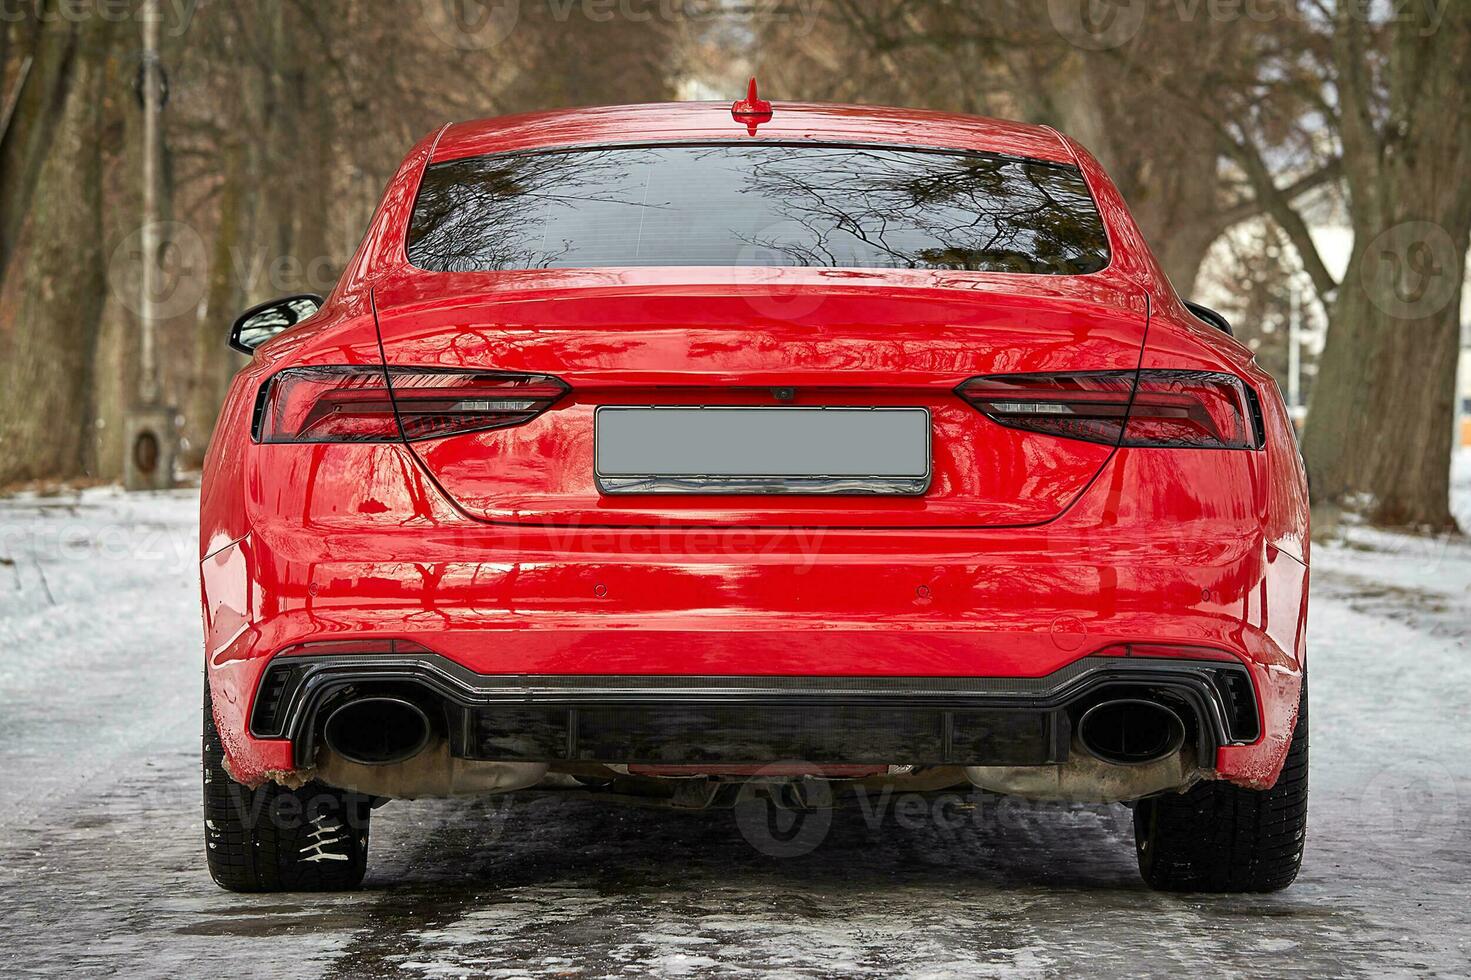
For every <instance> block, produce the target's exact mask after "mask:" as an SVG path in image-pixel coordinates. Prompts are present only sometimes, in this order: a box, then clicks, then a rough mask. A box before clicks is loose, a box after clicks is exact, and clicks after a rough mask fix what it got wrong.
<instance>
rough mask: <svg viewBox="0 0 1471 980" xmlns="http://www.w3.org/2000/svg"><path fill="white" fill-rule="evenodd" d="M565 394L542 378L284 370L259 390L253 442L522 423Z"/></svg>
mask: <svg viewBox="0 0 1471 980" xmlns="http://www.w3.org/2000/svg"><path fill="white" fill-rule="evenodd" d="M569 390H571V389H569V388H568V387H567V385H566V384H565V383H564V382H562V381H561V380H559V379H557V378H553V377H550V376H548V375H542V374H500V373H495V372H487V371H455V370H440V369H433V368H398V367H394V368H388V369H387V370H386V371H385V370H384V369H382V368H368V367H309V368H289V369H287V370H285V371H282V372H281V373H280V374H277V375H276V376H274V377H273V378H271V379H270V381H268V382H267V383H266V385H265V386H264V388H263V389H262V391H261V404H260V408H259V410H258V412H257V417H256V432H255V436H256V439H257V441H259V442H269V443H279V442H401V441H403V440H404V439H405V438H407V439H408V440H409V441H410V442H413V441H416V440H419V439H434V438H437V437H440V436H447V435H455V434H460V433H465V432H480V431H483V430H486V429H502V428H506V427H508V426H515V425H524V424H526V423H527V422H530V421H531V420H532V419H534V418H536V417H537V416H538V415H540V414H541V413H542V412H545V411H546V410H547V409H549V408H551V407H552V405H553V404H555V403H556V402H557V401H558V400H559V399H560V398H561V397H562V396H563V395H565V394H566V393H567V392H568V391H569Z"/></svg>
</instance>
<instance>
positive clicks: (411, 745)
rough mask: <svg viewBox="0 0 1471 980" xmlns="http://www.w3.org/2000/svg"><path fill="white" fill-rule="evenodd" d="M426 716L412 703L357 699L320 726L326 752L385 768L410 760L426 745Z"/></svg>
mask: <svg viewBox="0 0 1471 980" xmlns="http://www.w3.org/2000/svg"><path fill="white" fill-rule="evenodd" d="M430 734H431V729H430V725H429V716H428V715H426V714H425V713H424V709H422V708H420V707H419V706H418V705H417V704H414V703H413V702H412V701H405V700H404V699H403V698H392V697H366V698H356V699H354V700H352V701H348V702H347V703H346V704H343V705H340V706H339V707H337V708H336V709H335V710H334V711H333V712H332V713H331V714H330V715H328V716H327V721H326V723H325V724H324V725H323V726H322V741H323V742H324V743H326V745H327V748H329V749H331V750H332V751H333V752H334V753H336V754H337V755H339V756H341V757H342V758H343V759H346V760H347V761H348V762H356V763H358V764H359V765H364V766H388V765H392V764H393V763H395V762H403V761H404V760H406V759H412V758H413V757H414V756H416V755H418V754H419V753H420V752H422V751H424V747H425V746H427V745H428V744H429V736H430Z"/></svg>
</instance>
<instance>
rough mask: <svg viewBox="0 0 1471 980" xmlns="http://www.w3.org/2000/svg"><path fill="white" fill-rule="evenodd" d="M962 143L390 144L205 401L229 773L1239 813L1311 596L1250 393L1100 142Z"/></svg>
mask: <svg viewBox="0 0 1471 980" xmlns="http://www.w3.org/2000/svg"><path fill="white" fill-rule="evenodd" d="M705 111H707V112H714V111H715V110H713V109H707V110H705ZM792 112H793V113H794V114H797V113H799V110H797V109H793V110H792ZM776 116H777V118H782V116H783V111H782V109H781V108H778V110H777V112H776ZM681 118H684V119H688V118H690V116H689V115H688V114H687V115H686V116H682V117H681ZM807 121H808V122H809V123H810V122H811V121H812V120H811V119H809V120H807ZM599 124H600V125H602V124H603V123H599ZM707 125H709V126H713V125H714V124H713V123H707V122H705V121H703V120H701V121H700V122H699V123H698V126H699V127H703V126H707ZM793 125H796V124H793ZM949 125H950V126H951V129H947V130H945V133H946V135H947V139H948V141H949V145H939V146H931V145H924V144H923V141H916V142H918V143H919V144H920V145H896V144H898V143H899V142H900V141H898V140H895V141H894V142H885V143H878V142H874V141H873V139H869V140H868V141H867V142H854V141H853V138H852V137H851V135H850V134H844V133H841V132H837V127H836V124H834V130H835V134H834V136H833V137H832V138H831V139H827V138H823V137H821V136H820V134H819V136H816V137H813V136H810V135H809V136H808V137H806V138H804V139H803V140H802V141H797V140H796V139H795V138H792V137H790V136H788V135H785V131H779V132H778V134H777V135H774V136H772V137H768V138H764V139H763V138H762V137H761V136H760V135H759V134H758V135H756V136H754V137H748V136H747V135H746V134H745V133H744V132H743V133H742V134H741V136H740V138H739V140H734V139H732V138H730V136H729V135H728V134H722V135H721V136H720V137H719V138H715V137H714V136H712V135H711V134H710V133H707V132H706V131H705V130H704V129H699V128H698V127H696V128H693V129H690V131H688V132H682V133H680V134H678V138H674V137H669V138H660V139H657V140H648V139H647V138H645V139H642V140H640V139H638V138H637V137H635V136H633V135H626V136H625V137H624V138H622V139H621V140H618V141H615V142H612V143H610V142H609V141H607V140H606V139H601V140H599V141H597V142H596V143H595V144H592V143H590V145H576V146H572V147H565V146H525V145H518V144H517V142H516V139H515V138H514V133H515V130H514V127H512V130H511V132H510V133H509V134H508V133H507V132H505V131H502V132H501V140H500V142H499V143H497V142H496V141H495V140H493V139H490V138H489V137H487V136H486V135H485V134H484V133H480V132H474V133H460V134H458V137H457V136H456V134H455V133H453V132H452V133H450V134H440V136H439V138H438V139H437V140H434V141H428V142H426V144H424V145H423V146H421V147H419V148H418V149H416V151H415V153H414V154H411V156H410V158H409V160H408V161H407V162H406V164H405V167H404V170H403V171H402V172H401V173H400V174H399V176H398V177H397V178H396V179H395V181H394V183H393V185H392V186H391V187H390V190H389V194H388V196H387V198H386V199H385V203H384V206H383V208H382V209H380V213H379V215H378V216H377V218H376V219H375V223H374V227H373V229H372V231H371V232H370V235H369V239H368V241H367V242H366V243H365V246H364V249H363V251H362V252H361V253H360V256H359V258H358V260H357V262H356V263H355V266H354V269H353V270H350V272H349V275H348V276H347V277H346V278H345V280H344V285H343V286H342V287H339V291H338V294H336V295H334V297H333V298H332V300H331V301H329V304H328V308H327V309H326V310H324V312H323V314H322V316H321V317H320V318H319V322H317V323H316V324H311V325H307V326H305V327H303V328H300V329H299V330H297V331H293V332H292V333H288V334H287V335H285V336H284V337H283V338H281V339H280V340H278V341H276V342H275V343H274V344H272V345H270V346H269V347H267V348H266V349H265V350H264V351H263V352H262V353H261V355H260V356H258V358H257V360H256V362H254V363H253V365H252V366H251V368H249V369H248V370H247V371H246V372H244V373H243V374H242V376H241V378H240V379H237V383H236V387H235V389H234V392H233V394H232V399H231V403H230V404H229V405H227V408H226V412H225V415H224V417H223V419H222V422H221V429H222V431H229V429H230V427H236V428H237V429H238V432H237V437H238V444H237V445H235V446H234V447H233V452H235V453H238V458H233V457H232V458H231V459H229V460H226V459H225V458H224V457H223V455H221V456H219V457H213V456H212V460H211V468H212V470H216V471H220V473H223V472H228V473H229V474H230V477H228V478H223V479H221V478H220V473H214V474H212V475H213V476H215V477H216V478H215V479H214V480H212V481H211V482H209V483H207V485H206V496H205V504H204V510H205V536H206V546H205V557H204V562H203V568H204V595H205V606H206V632H207V638H208V645H209V656H210V666H211V671H210V674H211V684H212V687H213V690H214V692H215V694H216V697H215V700H214V712H215V718H216V720H217V721H218V722H219V723H220V726H221V737H222V741H223V743H224V750H225V756H226V759H227V761H228V764H229V766H230V773H231V775H232V777H233V778H234V779H235V780H237V781H239V782H240V783H242V784H245V785H258V784H261V783H263V782H265V781H267V780H275V781H277V782H285V783H288V784H289V783H290V782H292V781H293V780H296V781H299V780H301V779H305V778H309V777H312V776H315V777H316V778H318V779H321V780H323V781H325V782H326V783H328V784H330V785H333V786H337V787H341V788H345V789H351V790H355V791H359V792H362V793H365V794H368V795H371V796H377V797H402V796H408V797H412V796H419V795H442V794H453V793H477V792H490V791H499V790H506V789H513V788H517V787H526V786H534V785H548V781H549V780H550V781H551V782H556V781H557V780H558V779H562V780H566V779H576V780H581V781H582V785H585V786H590V787H603V788H609V789H610V790H611V791H616V792H617V793H627V792H636V793H640V794H645V795H648V796H651V797H654V798H665V799H670V800H674V799H685V800H687V799H688V798H689V797H690V787H691V786H693V785H698V786H699V787H702V788H703V789H702V790H701V792H704V790H705V789H708V800H707V802H708V801H709V800H714V799H717V798H718V797H719V794H720V792H721V791H722V787H726V788H728V787H733V786H740V785H748V784H750V783H752V782H764V783H769V784H772V785H792V784H803V783H810V782H811V781H813V780H821V781H824V782H829V783H831V782H835V781H836V782H846V783H853V784H861V785H865V786H877V785H894V786H901V787H902V786H905V785H913V786H925V787H930V788H935V787H943V786H954V785H966V786H969V785H974V786H978V787H982V788H985V789H991V790H996V791H1001V792H1014V793H1020V794H1022V795H1027V796H1032V797H1039V798H1068V799H1077V800H1095V801H1112V800H1129V801H1132V800H1138V799H1141V798H1153V797H1154V796H1156V795H1158V794H1162V793H1176V794H1178V793H1179V792H1180V791H1185V790H1188V789H1190V787H1192V786H1193V785H1195V784H1197V783H1202V781H1204V782H1208V783H1215V782H1220V781H1225V782H1226V783H1229V784H1232V785H1234V786H1236V787H1239V788H1242V789H1243V790H1246V791H1251V792H1264V791H1267V790H1268V788H1270V787H1272V786H1273V785H1274V784H1275V783H1276V781H1277V778H1278V774H1279V772H1280V771H1281V770H1282V768H1283V765H1284V759H1285V758H1286V757H1287V755H1288V752H1289V748H1290V746H1291V744H1292V732H1293V726H1294V724H1295V722H1296V719H1297V716H1298V704H1299V696H1300V692H1301V690H1302V682H1301V678H1302V674H1303V663H1302V658H1303V632H1304V624H1305V613H1306V599H1305V596H1306V558H1307V555H1306V537H1305V531H1306V524H1305V522H1306V513H1305V499H1304V494H1303V491H1302V486H1301V483H1302V476H1301V469H1300V465H1299V463H1298V461H1297V458H1296V453H1295V449H1294V448H1293V444H1292V441H1291V436H1290V432H1289V430H1288V427H1287V421H1286V418H1285V413H1284V412H1283V410H1282V407H1281V400H1280V397H1279V396H1278V395H1277V393H1276V390H1275V387H1274V386H1273V384H1272V382H1271V380H1270V378H1269V377H1267V376H1266V375H1264V374H1263V373H1262V372H1261V371H1260V370H1259V369H1258V368H1256V366H1255V365H1254V363H1253V362H1252V361H1251V359H1250V356H1249V354H1248V352H1246V351H1245V350H1244V349H1243V348H1241V347H1240V346H1239V345H1237V344H1235V343H1234V342H1233V341H1231V340H1230V339H1229V338H1227V337H1225V336H1224V335H1223V334H1221V333H1220V332H1219V331H1216V330H1214V329H1212V328H1210V327H1208V326H1206V325H1205V324H1203V323H1201V322H1200V321H1198V320H1195V319H1194V318H1193V317H1191V316H1190V315H1189V314H1188V312H1187V311H1186V310H1185V309H1184V308H1183V307H1182V306H1181V305H1180V303H1179V301H1178V300H1177V299H1176V298H1175V297H1174V294H1173V292H1172V291H1170V289H1169V287H1168V284H1167V283H1166V282H1165V281H1164V280H1163V278H1162V276H1160V275H1159V273H1158V270H1157V268H1156V267H1155V266H1154V263H1153V260H1152V259H1150V258H1149V256H1148V252H1147V250H1146V249H1144V248H1143V244H1142V242H1141V241H1140V240H1139V237H1138V233H1137V230H1136V229H1135V228H1134V227H1133V225H1132V222H1131V221H1130V220H1129V218H1128V215H1127V211H1126V209H1124V208H1123V205H1122V202H1121V201H1119V200H1118V196H1117V192H1116V191H1115V190H1114V189H1113V188H1112V185H1111V184H1110V183H1109V182H1108V181H1107V178H1106V177H1105V176H1104V175H1103V174H1102V173H1101V171H1099V170H1098V168H1097V165H1096V164H1095V163H1094V162H1093V161H1092V160H1091V158H1089V157H1087V156H1086V154H1084V153H1082V152H1081V151H1079V150H1077V149H1076V148H1075V147H1074V146H1073V145H1072V144H1070V143H1068V142H1066V141H1064V140H1061V139H1059V138H1057V137H1055V136H1048V135H1047V134H1045V132H1044V131H1035V130H1029V129H1024V128H1018V129H1017V130H1016V131H1015V132H1014V133H1012V135H1011V137H1010V139H1009V140H1008V139H1002V138H1000V137H997V136H996V135H995V134H994V133H988V132H985V131H977V132H974V133H970V134H969V136H967V137H966V139H961V138H960V137H958V136H957V135H956V132H955V131H954V126H955V125H957V124H953V123H951V124H949ZM931 128H932V129H936V132H939V130H938V129H937V128H936V127H935V126H932V127H931ZM840 136H841V137H843V138H838V137H840ZM1044 137H1045V138H1044ZM590 139H591V138H590V137H589V140H590ZM967 140H968V142H967ZM937 141H938V137H937ZM1028 141H1031V142H1028ZM998 146H999V147H1000V149H997V147H998ZM1018 149H1025V150H1028V151H1030V152H1031V153H1032V154H1034V155H1030V156H1029V155H1026V154H1023V153H1018V152H1014V151H1016V150H1018ZM216 442H217V443H218V442H219V437H218V436H217V439H216ZM222 693H223V694H224V695H225V696H224V697H221V696H220V695H221V694H222ZM681 794H683V795H681ZM695 795H696V796H698V795H699V793H696V794H695Z"/></svg>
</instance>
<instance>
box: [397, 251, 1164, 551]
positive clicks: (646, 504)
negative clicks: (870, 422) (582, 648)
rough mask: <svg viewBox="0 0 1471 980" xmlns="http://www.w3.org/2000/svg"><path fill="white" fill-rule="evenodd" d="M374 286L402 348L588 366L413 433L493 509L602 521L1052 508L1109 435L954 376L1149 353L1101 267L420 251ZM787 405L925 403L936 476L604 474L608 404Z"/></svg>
mask: <svg viewBox="0 0 1471 980" xmlns="http://www.w3.org/2000/svg"><path fill="white" fill-rule="evenodd" d="M717 279H724V280H725V281H713V280H717ZM374 301H375V306H376V310H377V314H378V322H379V330H380V335H381V338H382V345H383V352H384V357H385V359H386V361H387V363H388V364H389V365H391V366H398V367H437V368H475V369H482V370H494V371H505V372H518V373H527V374H545V375H553V376H555V377H557V378H560V379H562V381H564V382H566V384H567V385H568V386H570V388H571V391H570V393H569V394H567V395H566V396H565V397H563V398H562V399H561V400H560V401H558V402H557V403H556V404H555V405H554V406H553V407H552V408H551V409H550V410H548V411H546V412H545V413H544V414H542V415H540V416H538V417H536V418H535V419H533V420H532V421H530V422H528V423H526V424H524V425H519V426H516V427H513V428H503V429H495V430H491V431H484V432H475V433H466V434H462V435H454V436H448V437H443V438H438V439H429V440H424V441H420V442H415V443H414V444H413V449H414V452H415V453H416V454H417V455H418V457H419V459H420V461H421V462H422V463H423V465H424V467H425V468H426V469H427V471H428V472H429V473H430V474H431V475H432V476H433V478H434V479H435V480H436V481H437V482H438V484H439V485H440V486H441V487H442V488H443V489H444V491H445V492H446V493H448V494H449V495H450V496H451V497H452V498H453V499H454V500H455V501H456V502H457V503H458V505H459V506H460V507H461V508H462V509H464V510H465V511H466V512H467V513H468V514H470V515H471V516H473V517H476V518H479V519H483V520H487V521H495V522H508V523H529V524H538V525H567V526H598V527H650V526H666V527H672V526H726V527H728V526H740V527H861V528H888V527H892V528H907V529H914V528H919V527H986V526H1000V525H1023V524H1034V523H1039V522H1043V521H1047V520H1050V519H1052V518H1053V517H1055V516H1057V515H1058V514H1059V513H1061V512H1062V511H1063V510H1064V509H1065V508H1066V507H1067V506H1068V505H1069V504H1070V503H1071V502H1072V501H1073V500H1074V499H1076V497H1077V496H1078V495H1079V494H1080V493H1081V492H1082V491H1083V489H1084V488H1085V487H1086V486H1087V485H1088V483H1089V482H1090V481H1091V480H1092V479H1093V477H1094V476H1095V475H1096V474H1097V473H1098V472H1099V470H1100V469H1101V468H1102V466H1103V464H1104V462H1105V461H1106V460H1107V459H1108V457H1109V455H1110V453H1111V451H1112V450H1111V448H1110V447H1107V446H1100V445H1095V444H1092V443H1087V442H1079V441H1075V440H1070V439H1062V438H1057V437H1054V436H1047V435H1041V434H1035V433H1027V432H1021V431H1017V430H1014V429H1009V428H1005V427H1003V426H1000V425H998V424H996V423H994V422H992V421H990V420H989V419H987V418H986V417H985V416H983V415H982V414H981V413H980V412H979V411H977V410H976V409H975V408H973V407H971V406H970V405H968V404H967V403H966V402H964V401H963V400H962V399H961V398H960V397H958V396H957V395H956V394H955V388H956V386H957V385H959V384H960V383H961V382H963V381H965V380H967V379H969V378H972V377H976V376H978V375H987V374H1017V373H1040V372H1060V371H1083V370H1129V371H1134V370H1137V369H1138V366H1139V360H1140V354H1141V349H1142V346H1143V342H1144V335H1145V329H1146V324H1147V312H1146V310H1147V306H1146V302H1145V297H1144V295H1143V293H1142V291H1140V290H1139V289H1138V288H1137V287H1134V286H1133V285H1131V284H1129V283H1126V282H1121V281H1117V280H1112V279H1110V278H1108V277H1106V276H1103V275H1094V276H1075V277H1063V276H1006V275H991V274H980V273H961V274H948V273H935V272H913V271H900V272H895V271H891V270H886V271H882V272H854V271H850V270H832V269H738V270H715V269H631V270H630V269H622V270H608V269H596V270H538V271H530V272H515V273H504V272H502V273H444V274H433V275H426V274H422V273H418V274H414V275H411V276H407V277H405V278H404V279H402V280H400V281H398V282H396V283H389V284H385V285H380V286H379V287H378V288H377V290H376V291H375V294H374ZM780 389H786V390H785V391H781V390H780ZM776 405H782V406H808V407H819V406H821V407H839V406H841V407H868V408H875V407H877V408H910V409H912V408H921V407H922V408H925V409H928V411H929V413H930V418H931V424H932V429H931V439H930V443H931V447H930V452H931V454H932V466H931V473H930V479H929V483H928V486H927V488H926V489H925V490H924V492H923V493H922V494H919V495H899V494H885V495H856V496H855V495H811V494H800V493H781V494H772V493H767V494H760V495H752V494H733V493H703V492H693V493H668V494H646V493H606V492H602V490H600V487H599V482H598V478H597V473H596V465H595V448H596V447H595V440H594V428H595V426H594V416H595V413H596V411H597V409H598V408H599V407H602V406H706V407H730V406H751V407H761V406H768V407H769V406H776Z"/></svg>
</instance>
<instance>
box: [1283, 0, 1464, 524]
mask: <svg viewBox="0 0 1471 980" xmlns="http://www.w3.org/2000/svg"><path fill="white" fill-rule="evenodd" d="M1415 9H1416V10H1417V11H1418V10H1419V8H1415ZM1418 16H1419V18H1422V19H1423V18H1424V17H1427V16H1428V12H1421V13H1420V14H1419V15H1418ZM1422 19H1417V18H1416V17H1405V18H1403V19H1402V20H1401V21H1400V22H1399V23H1398V24H1397V25H1396V28H1395V37H1394V41H1393V46H1392V49H1391V51H1390V54H1389V57H1388V69H1387V74H1388V79H1389V92H1388V104H1387V116H1386V119H1385V121H1384V123H1383V124H1382V126H1381V128H1380V129H1379V130H1375V129H1374V128H1373V127H1372V125H1371V123H1370V122H1369V121H1368V120H1371V119H1372V118H1373V115H1374V114H1373V113H1372V112H1371V111H1368V110H1367V109H1366V108H1365V104H1366V102H1367V99H1368V94H1367V82H1366V81H1364V80H1363V78H1362V69H1361V64H1360V61H1359V58H1360V57H1361V55H1362V50H1363V48H1362V44H1361V43H1360V42H1361V37H1362V35H1361V30H1362V28H1361V25H1359V24H1357V23H1356V22H1354V21H1353V19H1352V18H1351V17H1347V16H1345V17H1344V20H1343V22H1342V23H1341V24H1340V25H1339V51H1340V65H1339V75H1340V85H1339V88H1340V90H1341V91H1342V92H1343V93H1344V99H1345V104H1344V105H1343V107H1342V111H1341V115H1342V117H1343V119H1344V125H1343V136H1344V170H1345V173H1346V174H1347V175H1348V184H1349V193H1350V196H1351V198H1352V202H1353V206H1352V215H1353V221H1354V250H1353V255H1352V257H1351V259H1350V263H1349V268H1348V272H1347V274H1346V275H1345V276H1344V280H1343V282H1342V284H1341V285H1340V286H1339V288H1338V295H1337V296H1336V297H1335V299H1334V301H1333V304H1332V307H1331V311H1330V318H1329V329H1328V340H1327V345H1326V347H1325V349H1324V351H1323V357H1322V359H1321V360H1320V362H1319V380H1318V383H1317V386H1316V388H1315V391H1314V395H1313V399H1312V405H1311V410H1310V412H1309V414H1308V421H1307V427H1306V430H1305V432H1304V434H1303V453H1304V456H1305V457H1306V459H1307V465H1308V473H1309V475H1310V477H1311V480H1312V487H1313V492H1314V495H1315V497H1316V498H1317V499H1318V500H1320V501H1326V502H1330V503H1334V504H1350V505H1353V506H1355V507H1357V506H1359V505H1361V504H1367V508H1366V509H1367V512H1368V516H1369V517H1370V518H1371V519H1372V520H1373V521H1375V522H1376V523H1380V524H1385V525H1394V526H1401V525H1411V526H1417V527H1427V528H1433V529H1444V528H1453V527H1454V526H1455V521H1454V519H1453V518H1452V516H1451V513H1450V500H1449V482H1450V475H1449V474H1450V463H1451V451H1452V443H1453V433H1452V428H1453V424H1454V418H1455V379H1456V361H1457V359H1458V357H1459V351H1460V296H1461V290H1462V284H1463V283H1464V281H1465V272H1466V250H1467V247H1468V243H1471V185H1468V182H1467V180H1466V173H1465V159H1466V156H1465V154H1466V150H1465V147H1466V146H1467V145H1468V144H1471V103H1468V102H1467V100H1466V98H1465V93H1464V91H1463V90H1462V85H1463V83H1464V79H1465V78H1467V77H1468V76H1471V7H1468V6H1467V5H1465V4H1460V5H1450V6H1448V7H1447V8H1446V9H1445V11H1444V21H1443V22H1442V23H1441V24H1440V25H1439V26H1438V27H1434V26H1433V25H1431V24H1429V23H1428V22H1422Z"/></svg>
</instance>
